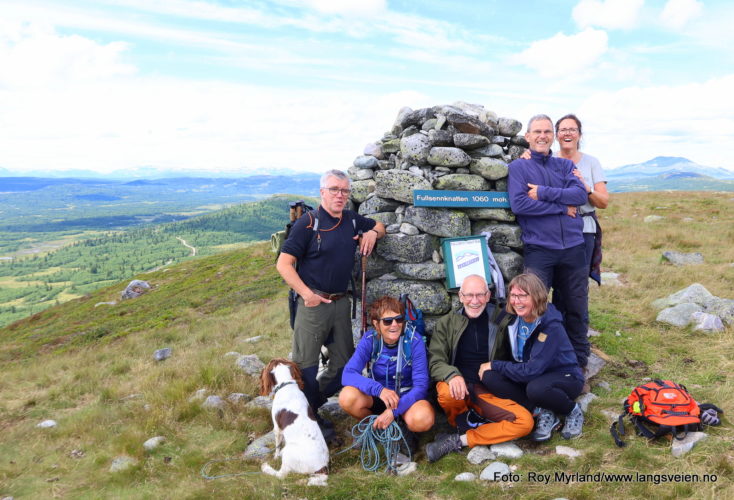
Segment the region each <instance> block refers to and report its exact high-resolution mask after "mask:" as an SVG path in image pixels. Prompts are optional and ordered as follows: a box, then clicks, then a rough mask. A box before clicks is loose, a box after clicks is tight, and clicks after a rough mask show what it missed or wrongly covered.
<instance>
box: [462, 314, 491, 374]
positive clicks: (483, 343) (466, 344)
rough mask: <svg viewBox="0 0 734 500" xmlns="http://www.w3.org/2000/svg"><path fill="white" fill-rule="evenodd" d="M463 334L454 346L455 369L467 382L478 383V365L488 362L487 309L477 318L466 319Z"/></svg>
mask: <svg viewBox="0 0 734 500" xmlns="http://www.w3.org/2000/svg"><path fill="white" fill-rule="evenodd" d="M467 319H468V320H469V324H468V325H466V328H465V329H464V333H462V334H461V337H460V338H459V344H458V345H457V346H456V359H455V363H456V368H458V370H459V371H460V372H461V376H462V377H464V380H466V381H467V382H473V383H479V382H481V380H480V379H479V365H481V364H482V363H486V362H487V361H489V324H488V317H487V309H486V308H485V309H484V311H482V314H480V315H479V317H478V318H467Z"/></svg>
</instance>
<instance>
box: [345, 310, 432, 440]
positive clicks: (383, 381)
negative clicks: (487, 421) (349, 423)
mask: <svg viewBox="0 0 734 500" xmlns="http://www.w3.org/2000/svg"><path fill="white" fill-rule="evenodd" d="M370 320H371V322H372V326H373V327H374V330H368V331H367V332H366V333H365V334H364V336H363V337H362V339H361V340H360V341H359V344H357V348H356V349H355V352H354V355H352V357H351V358H350V360H349V361H348V362H347V364H346V366H345V367H344V373H343V374H342V385H343V386H344V387H343V388H342V390H341V393H340V394H339V405H340V406H341V407H342V408H343V409H344V411H345V412H347V413H349V414H350V415H351V416H353V417H355V418H358V419H363V418H364V417H366V416H368V415H377V418H376V419H375V422H374V426H375V427H376V428H378V429H385V428H387V427H388V426H389V425H390V424H391V423H392V422H393V420H396V419H397V420H398V424H399V425H401V427H402V429H403V433H404V434H408V436H406V440H407V441H408V443H409V445H413V444H414V443H411V441H415V439H414V436H411V435H410V434H411V433H408V432H406V426H407V430H409V431H412V432H424V431H427V430H429V429H430V428H431V427H432V426H433V421H434V412H433V407H432V406H431V404H430V403H429V402H428V401H427V400H426V397H427V396H428V387H429V380H430V379H429V374H428V357H427V355H426V346H425V343H424V342H423V338H422V337H421V336H420V335H419V334H418V333H415V332H412V331H408V332H406V331H405V330H406V328H405V307H404V306H403V304H402V303H401V302H400V301H398V300H396V299H394V298H392V297H388V296H383V297H380V298H379V299H377V300H376V301H374V302H373V303H372V304H371V306H370ZM365 368H366V369H367V370H366V374H367V376H365V375H363V370H364V369H365ZM411 447H412V446H411Z"/></svg>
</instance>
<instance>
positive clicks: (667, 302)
mask: <svg viewBox="0 0 734 500" xmlns="http://www.w3.org/2000/svg"><path fill="white" fill-rule="evenodd" d="M715 298H716V297H715V296H714V295H713V294H712V293H711V292H709V291H708V290H706V287H704V286H703V285H701V284H700V283H693V284H692V285H690V286H687V287H686V288H684V289H683V290H678V291H677V292H675V293H673V294H671V295H668V296H667V297H666V298H663V299H657V300H654V301H653V302H652V304H651V305H652V306H653V307H654V308H655V309H663V308H665V307H670V306H675V305H678V304H684V303H686V302H690V303H693V304H698V305H700V306H703V307H707V306H708V304H709V303H711V302H712V301H713V299H715Z"/></svg>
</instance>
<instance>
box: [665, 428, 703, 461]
mask: <svg viewBox="0 0 734 500" xmlns="http://www.w3.org/2000/svg"><path fill="white" fill-rule="evenodd" d="M707 437H708V434H706V433H705V432H689V433H688V434H686V437H684V438H683V439H673V445H672V447H671V449H670V452H671V453H672V454H673V456H674V457H680V456H682V455H685V454H686V453H688V452H689V451H691V450H692V449H693V447H694V446H696V443H698V442H699V441H703V440H704V439H706V438H707Z"/></svg>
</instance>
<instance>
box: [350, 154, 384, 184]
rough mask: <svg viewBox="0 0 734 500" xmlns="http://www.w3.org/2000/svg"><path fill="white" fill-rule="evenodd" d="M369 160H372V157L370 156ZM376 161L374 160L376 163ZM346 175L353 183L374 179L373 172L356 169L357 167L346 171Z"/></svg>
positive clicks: (365, 169) (366, 169) (367, 169)
mask: <svg viewBox="0 0 734 500" xmlns="http://www.w3.org/2000/svg"><path fill="white" fill-rule="evenodd" d="M369 158H372V159H373V160H374V157H372V156H370V157H369ZM376 161H377V160H375V162H376ZM347 173H348V174H349V177H351V178H352V180H353V181H366V180H367V179H372V177H374V175H375V172H374V170H372V169H370V168H357V167H349V168H348V169H347Z"/></svg>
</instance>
